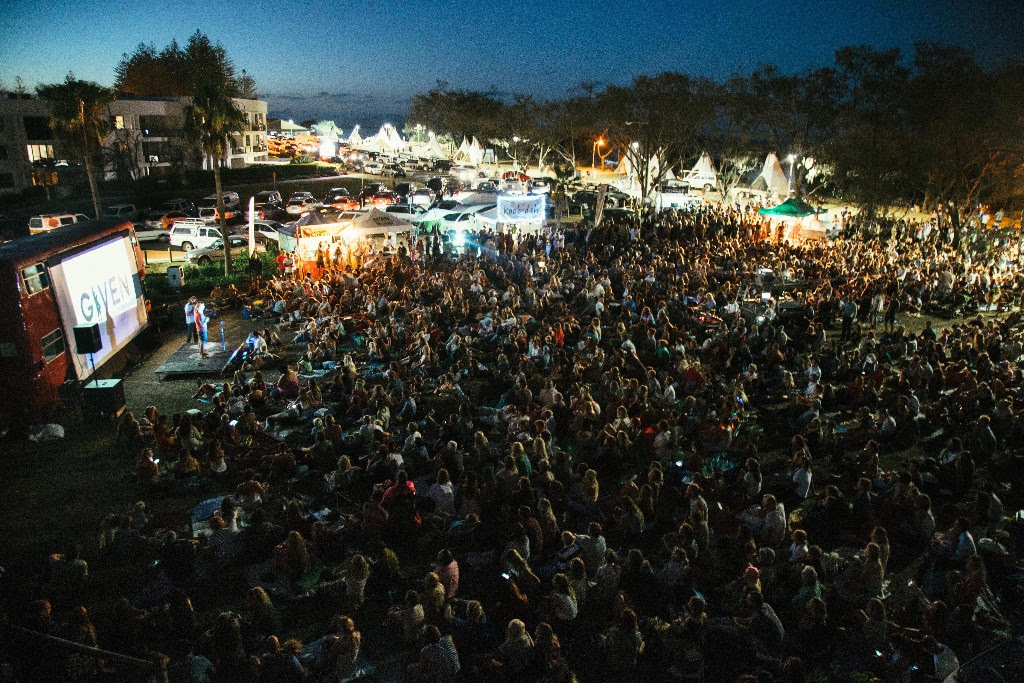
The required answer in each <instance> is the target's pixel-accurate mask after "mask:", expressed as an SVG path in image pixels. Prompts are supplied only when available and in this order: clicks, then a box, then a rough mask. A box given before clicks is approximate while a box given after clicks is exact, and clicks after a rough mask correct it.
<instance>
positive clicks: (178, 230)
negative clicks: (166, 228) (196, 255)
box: [170, 218, 223, 251]
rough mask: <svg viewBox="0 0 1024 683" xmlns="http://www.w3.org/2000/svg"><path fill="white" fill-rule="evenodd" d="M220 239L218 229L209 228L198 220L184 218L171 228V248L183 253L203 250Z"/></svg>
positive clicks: (221, 236)
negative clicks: (178, 248)
mask: <svg viewBox="0 0 1024 683" xmlns="http://www.w3.org/2000/svg"><path fill="white" fill-rule="evenodd" d="M222 238H223V235H221V234H220V228H218V227H213V226H209V225H207V224H206V223H204V222H203V221H202V219H200V218H186V219H185V220H183V221H178V222H177V223H175V224H174V225H172V226H171V240H170V241H171V246H172V247H181V249H183V250H184V251H192V250H193V249H205V248H206V247H208V246H210V245H212V244H213V243H214V242H216V241H218V240H220V239H222Z"/></svg>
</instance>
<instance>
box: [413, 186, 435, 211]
mask: <svg viewBox="0 0 1024 683" xmlns="http://www.w3.org/2000/svg"><path fill="white" fill-rule="evenodd" d="M434 199H435V196H434V191H433V190H431V189H430V188H429V187H420V188H417V189H415V190H413V191H412V194H411V195H410V196H409V201H411V202H412V203H413V204H417V205H419V206H423V207H427V206H430V205H431V204H432V203H433V201H434Z"/></svg>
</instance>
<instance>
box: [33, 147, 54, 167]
mask: <svg viewBox="0 0 1024 683" xmlns="http://www.w3.org/2000/svg"><path fill="white" fill-rule="evenodd" d="M27 151H28V161H29V163H35V162H36V161H42V160H43V159H52V158H53V145H28V147H27Z"/></svg>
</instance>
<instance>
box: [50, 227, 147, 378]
mask: <svg viewBox="0 0 1024 683" xmlns="http://www.w3.org/2000/svg"><path fill="white" fill-rule="evenodd" d="M48 269H49V272H50V281H51V283H52V286H53V289H54V293H55V294H56V299H57V306H58V307H59V309H60V317H61V320H62V321H63V324H64V334H65V336H66V338H67V339H68V352H69V353H70V354H71V357H72V359H73V360H74V365H75V373H76V374H77V375H78V378H79V379H84V378H86V377H88V376H89V375H90V374H92V368H91V365H92V364H95V366H96V367H97V368H99V367H100V366H101V365H103V363H105V362H106V361H107V360H109V359H110V357H111V356H113V355H114V354H115V353H117V352H118V351H120V350H121V349H122V348H124V346H125V344H127V343H128V342H130V341H131V340H132V339H134V338H135V336H136V335H137V334H138V333H139V332H140V331H141V330H142V328H144V327H145V326H146V322H147V320H148V318H147V315H146V301H145V297H144V295H143V291H142V280H141V279H140V278H139V269H138V264H137V263H136V261H135V250H134V249H133V247H132V243H131V239H130V238H128V237H125V236H117V237H114V238H112V239H109V240H106V241H103V242H100V243H99V244H97V245H96V246H92V247H89V248H88V249H86V250H84V251H80V252H78V253H75V254H72V255H70V256H65V257H63V258H62V259H61V261H60V262H59V263H56V264H52V263H51V264H49V268H48ZM93 323H99V326H100V339H101V340H102V341H103V348H102V349H101V350H100V351H99V352H98V353H96V354H95V356H94V357H93V359H92V363H90V360H89V356H88V354H79V353H77V349H75V348H74V346H75V344H74V339H75V335H74V327H75V325H91V324H93Z"/></svg>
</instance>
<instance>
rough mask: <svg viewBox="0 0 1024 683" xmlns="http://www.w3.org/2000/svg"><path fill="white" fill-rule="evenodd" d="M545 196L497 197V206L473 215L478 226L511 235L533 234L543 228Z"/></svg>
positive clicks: (545, 214)
mask: <svg viewBox="0 0 1024 683" xmlns="http://www.w3.org/2000/svg"><path fill="white" fill-rule="evenodd" d="M546 199H547V197H546V196H545V195H542V194H530V195H505V194H501V195H498V197H497V202H498V204H497V206H495V207H494V208H493V209H489V210H487V211H481V212H480V213H477V214H475V215H474V216H473V219H474V221H475V222H476V223H477V225H478V226H479V227H480V228H483V229H487V230H491V231H493V232H496V233H498V234H510V235H513V236H517V237H520V236H523V235H533V234H536V233H539V232H543V231H544V230H545V223H546V219H547V201H546Z"/></svg>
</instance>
